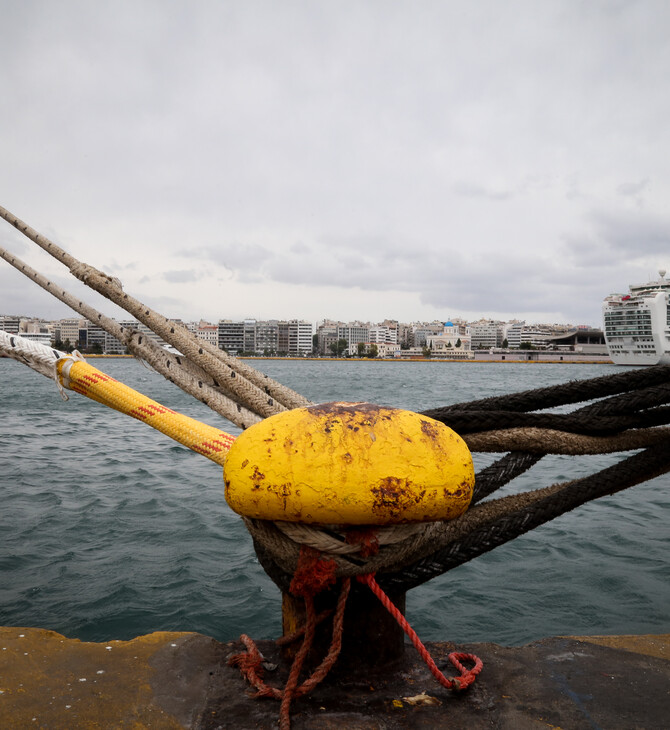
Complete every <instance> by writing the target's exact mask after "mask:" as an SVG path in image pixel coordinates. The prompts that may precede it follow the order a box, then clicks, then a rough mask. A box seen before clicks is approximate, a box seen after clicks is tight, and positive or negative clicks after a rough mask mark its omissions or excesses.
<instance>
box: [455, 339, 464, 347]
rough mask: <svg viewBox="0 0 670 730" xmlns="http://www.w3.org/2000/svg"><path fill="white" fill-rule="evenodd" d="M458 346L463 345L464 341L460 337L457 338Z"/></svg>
mask: <svg viewBox="0 0 670 730" xmlns="http://www.w3.org/2000/svg"><path fill="white" fill-rule="evenodd" d="M456 347H463V343H462V342H461V338H460V337H459V338H458V339H457V340H456Z"/></svg>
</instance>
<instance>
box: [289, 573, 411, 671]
mask: <svg viewBox="0 0 670 730" xmlns="http://www.w3.org/2000/svg"><path fill="white" fill-rule="evenodd" d="M405 595H406V594H405V593H404V592H402V593H395V594H392V595H390V596H389V597H390V599H391V600H392V601H393V603H394V604H395V605H396V606H397V607H398V609H399V610H400V611H402V612H403V613H404V611H405ZM338 596H339V584H338V587H337V589H335V590H330V591H325V592H323V593H321V594H319V595H318V596H316V598H315V608H316V612H317V614H318V613H319V612H321V611H324V610H327V609H332V610H333V612H334V610H335V606H336V603H337V599H338ZM304 625H305V603H304V601H303V600H302V598H295V597H294V596H292V595H291V594H289V593H282V629H283V633H284V635H285V636H286V635H288V634H291V633H293V632H294V631H296V630H297V629H299V628H301V627H302V626H304ZM332 635H333V622H332V615H331V616H329V617H328V618H327V619H326V620H325V621H322V622H321V623H320V624H319V625H318V626H317V629H316V634H315V637H314V643H313V645H312V649H311V651H310V653H309V655H308V659H307V662H308V664H309V665H310V666H311V665H316V664H318V663H319V662H320V661H321V660H322V659H323V657H324V656H325V655H326V654H327V653H328V650H329V648H330V644H331V641H332ZM299 646H300V642H299V641H296V642H294V643H293V644H292V645H290V646H288V647H285V649H284V656H285V658H286V659H290V658H292V657H293V656H294V655H295V652H296V651H297V648H298V647H299ZM404 647H405V640H404V632H403V630H402V629H401V628H400V626H399V625H398V623H397V622H396V621H395V619H394V618H393V617H392V616H391V614H389V612H388V611H387V610H386V609H385V608H384V606H383V605H382V604H381V603H380V602H379V599H378V598H377V597H376V596H375V595H374V594H373V593H372V592H371V591H370V589H369V588H368V587H367V586H365V585H361V584H360V583H358V582H357V581H355V580H352V582H351V591H350V593H349V597H348V599H347V605H346V609H345V612H344V630H343V632H342V649H341V651H340V655H339V657H338V660H337V663H336V664H335V667H334V668H333V672H334V673H336V674H339V673H340V672H345V673H347V674H348V675H352V674H356V673H357V672H365V673H370V672H371V671H374V669H375V668H379V669H380V670H388V669H389V668H390V665H393V664H396V663H397V664H399V663H400V662H401V661H402V659H403V656H404Z"/></svg>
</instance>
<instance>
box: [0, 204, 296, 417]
mask: <svg viewBox="0 0 670 730" xmlns="http://www.w3.org/2000/svg"><path fill="white" fill-rule="evenodd" d="M0 217H2V218H4V219H5V220H6V221H7V222H8V223H10V224H11V225H13V226H14V227H15V228H16V229H17V230H18V231H20V232H21V233H23V234H24V235H25V236H26V237H27V238H29V239H30V240H31V241H33V242H34V243H36V244H37V245H38V246H40V248H42V249H43V250H44V251H46V252H47V253H48V254H50V255H51V256H53V257H54V258H55V259H57V260H58V261H60V262H61V263H62V264H64V265H65V266H67V267H68V268H69V270H70V272H71V273H72V274H73V275H74V276H75V277H76V278H78V279H79V280H80V281H83V282H84V284H86V285H87V286H89V287H90V288H92V289H94V290H95V291H97V292H98V293H100V294H102V295H103V296H104V297H106V298H107V299H109V300H110V301H112V302H114V303H115V304H117V305H118V306H120V307H121V308H122V309H125V310H126V311H127V312H129V313H130V314H132V315H133V317H135V318H136V319H138V320H139V321H140V322H142V323H143V324H145V325H146V326H147V327H149V328H150V329H151V330H152V331H153V332H155V333H156V334H157V335H159V336H160V337H162V338H163V340H165V342H168V343H170V344H171V345H173V346H174V347H175V348H176V349H177V350H179V351H180V352H182V353H183V355H184V356H185V357H186V358H188V359H189V360H191V361H192V362H193V363H195V364H196V365H198V366H199V367H201V368H202V369H203V370H205V371H206V372H207V373H209V375H210V376H211V377H212V378H214V379H215V380H216V381H218V382H219V383H220V384H221V383H224V382H227V386H226V387H227V388H228V389H229V390H230V391H231V392H233V393H234V394H235V395H236V397H237V399H238V401H239V402H240V403H242V404H243V405H244V406H246V407H247V408H249V409H250V410H252V411H253V412H254V413H257V414H259V415H261V416H269V415H272V414H273V413H278V412H280V411H282V410H285V409H287V408H296V407H299V406H303V405H308V404H309V401H308V400H307V399H306V398H305V397H304V396H302V395H300V394H299V393H296V392H295V391H293V390H291V389H290V388H288V387H286V386H285V385H282V384H281V383H278V382H277V381H275V380H273V379H272V378H270V377H269V376H267V375H265V374H263V373H260V372H259V371H257V370H255V369H254V368H252V367H251V366H249V365H247V364H246V363H243V362H241V361H240V360H238V359H237V358H233V357H231V356H229V355H228V354H226V353H225V352H224V351H223V350H220V349H219V348H217V347H214V346H213V345H210V344H209V343H207V342H202V341H200V340H198V339H197V338H196V337H195V336H194V335H193V334H192V333H191V332H189V331H188V330H187V329H186V328H185V327H183V326H182V325H180V324H178V323H176V322H171V321H170V320H169V319H167V318H166V317H163V316H162V315H160V314H158V312H155V311H154V310H152V309H151V308H150V307H147V306H146V305H145V304H143V303H142V302H140V301H139V300H138V299H135V298H134V297H131V296H130V295H129V294H126V293H125V292H124V291H123V288H122V286H121V282H120V281H119V280H118V279H116V278H115V277H112V276H109V275H108V274H105V273H104V272H102V271H99V270H98V269H95V268H94V267H92V266H89V265H88V264H86V263H84V262H82V261H79V260H78V259H76V258H75V257H74V256H71V255H70V254H69V253H67V252H66V251H64V250H63V249H62V248H60V247H59V246H57V245H56V244H55V243H53V242H52V241H50V240H49V239H48V238H46V237H45V236H43V235H41V234H40V233H38V232H37V231H36V230H35V229H34V228H31V227H30V226H29V225H28V224H27V223H25V222H24V221H22V220H20V219H19V218H17V216H15V215H14V214H13V213H10V212H9V211H8V210H7V209H6V208H3V207H2V206H0Z"/></svg>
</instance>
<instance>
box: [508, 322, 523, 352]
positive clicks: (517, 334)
mask: <svg viewBox="0 0 670 730" xmlns="http://www.w3.org/2000/svg"><path fill="white" fill-rule="evenodd" d="M525 325H526V322H525V321H519V320H512V321H511V322H507V324H504V325H503V342H504V341H505V340H507V347H508V348H509V349H510V350H518V349H519V347H521V333H522V331H523V328H524V326H525Z"/></svg>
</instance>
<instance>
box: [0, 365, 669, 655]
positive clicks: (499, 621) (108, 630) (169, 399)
mask: <svg viewBox="0 0 670 730" xmlns="http://www.w3.org/2000/svg"><path fill="white" fill-rule="evenodd" d="M93 364H94V365H95V366H96V367H99V368H100V369H101V370H103V371H104V372H107V373H109V374H110V375H112V376H113V377H115V378H117V379H119V380H121V381H122V382H124V383H126V384H127V385H129V386H131V387H133V388H136V389H137V390H139V391H141V392H143V393H144V394H146V395H148V396H150V397H151V398H154V399H155V400H157V401H159V402H161V403H163V404H164V405H166V406H168V407H170V408H173V409H175V410H177V411H180V412H182V413H185V414H186V415H189V416H192V417H194V418H197V419H199V420H202V421H205V422H207V423H209V424H211V425H215V426H219V427H222V428H224V429H225V430H229V431H232V432H234V433H238V432H239V431H237V430H236V429H234V428H233V427H232V426H230V424H228V423H227V422H225V421H224V420H223V419H221V418H220V417H219V416H217V415H216V414H215V413H213V412H212V411H210V410H209V409H208V408H207V407H206V406H204V405H202V404H200V403H198V402H197V401H195V400H194V399H192V398H191V397H190V396H188V395H186V394H184V393H182V392H181V391H180V390H179V389H177V388H176V387H175V386H173V385H172V384H170V383H168V382H166V381H165V380H164V379H163V378H162V377H161V376H159V375H157V374H155V373H154V372H153V371H151V370H149V369H147V368H145V367H143V365H142V364H141V363H138V362H137V361H134V360H131V359H124V358H118V359H101V360H94V361H93ZM254 364H255V365H256V366H257V367H258V368H259V369H261V370H263V371H265V372H267V373H269V374H270V375H272V376H273V377H275V378H277V379H278V380H280V381H281V382H283V383H285V384H286V385H289V386H291V387H293V388H294V389H296V390H298V391H300V392H301V393H303V394H305V395H306V396H307V397H309V398H310V399H312V400H314V401H316V402H326V401H332V400H365V401H370V402H375V403H380V404H384V405H392V406H397V407H401V408H407V409H411V410H422V409H426V408H430V407H435V406H439V405H446V404H450V403H456V402H461V401H467V400H472V399H475V398H482V397H485V396H489V395H499V394H503V393H511V392H516V391H519V390H525V389H528V388H535V387H541V386H545V385H551V384H554V383H560V382H566V381H568V380H575V379H583V378H590V377H595V376H599V375H606V374H609V373H614V372H621V370H620V369H618V368H615V367H614V366H611V365H569V364H557V365H549V364H542V365H539V364H512V363H508V364H492V363H444V362H398V363H395V362H368V361H360V362H359V361H356V362H354V361H316V362H315V361H288V360H267V361H257V362H255V363H254ZM0 378H1V382H2V388H1V390H0V505H1V508H0V586H1V588H0V625H5V626H25V627H29V626H35V627H43V628H47V629H53V630H55V631H58V632H60V633H62V634H65V635H66V636H68V637H75V638H80V639H82V640H87V641H104V640H107V639H128V638H132V637H134V636H137V635H139V634H144V633H148V632H151V631H155V630H188V631H199V632H202V633H204V634H207V635H210V636H213V637H215V638H216V639H219V640H222V641H223V640H230V639H234V638H237V637H238V636H239V634H240V633H243V632H244V633H248V634H250V635H251V636H253V637H255V638H272V637H276V636H278V635H279V633H280V625H281V622H280V613H281V606H280V594H279V591H278V589H277V588H276V587H275V586H274V584H273V583H272V582H271V580H270V579H269V578H268V577H267V576H266V575H265V573H264V572H263V570H262V568H261V567H260V565H259V564H258V562H257V560H256V558H255V555H254V552H253V548H252V544H251V539H250V537H249V535H248V533H247V532H246V530H245V528H244V526H243V524H242V523H241V521H240V519H239V517H238V516H237V515H235V514H234V513H233V512H231V510H230V509H229V508H228V506H227V505H226V502H225V499H224V491H223V481H222V478H221V469H220V467H218V466H217V465H216V464H214V463H212V462H210V461H208V460H207V459H205V458H203V457H201V456H199V455H197V454H195V453H193V452H190V451H188V450H186V449H185V448H183V447H181V446H180V445H178V444H176V443H174V442H172V441H171V440H170V439H168V438H167V437H165V436H163V435H162V434H160V433H158V432H156V431H153V430H152V429H150V428H148V427H147V426H146V425H144V424H142V423H139V422H137V421H134V420H133V419H131V418H128V417H127V416H124V415H121V414H118V413H116V412H114V411H111V410H108V409H106V408H105V407H103V406H101V405H99V404H97V403H95V402H92V401H89V400H87V399H85V398H83V397H81V396H79V395H77V394H75V393H71V394H70V399H69V401H67V402H63V401H62V400H61V397H60V394H59V392H58V389H57V387H56V385H55V383H54V382H53V381H49V380H47V379H46V378H44V377H43V376H41V375H38V374H36V373H34V372H33V371H31V370H29V369H28V368H26V367H25V366H23V365H21V364H19V363H17V362H14V361H11V360H6V359H4V360H3V359H0ZM619 458H621V457H620V456H619V455H614V456H589V457H567V456H553V457H547V458H545V459H543V460H542V461H541V462H540V463H539V464H538V465H536V466H535V467H534V468H533V469H532V470H530V471H529V472H527V473H526V474H525V475H523V476H522V477H520V478H519V479H517V480H515V481H514V482H512V483H511V484H510V485H508V486H507V487H506V488H505V489H504V490H501V494H500V495H495V496H502V494H509V493H511V492H512V491H522V490H528V489H533V488H537V487H541V486H546V485H548V484H552V483H555V482H558V481H564V480H568V479H574V478H577V477H581V476H585V475H587V474H589V473H592V472H594V471H597V470H599V469H601V468H603V467H604V466H607V465H609V464H611V463H613V462H614V461H616V460H617V459H619ZM475 460H476V466H477V467H478V468H479V467H482V466H485V465H486V464H488V463H490V462H491V461H492V460H493V457H491V456H488V455H476V458H475ZM669 525H670V476H669V475H665V476H663V477H659V478H657V479H655V480H653V481H650V482H647V483H645V484H642V485H639V486H637V487H634V488H632V489H629V490H626V491H624V492H622V493H620V494H617V495H614V496H612V497H607V498H604V499H601V500H597V501H595V502H592V503H589V504H587V505H585V506H584V507H581V508H579V509H577V510H575V511H574V512H571V513H568V514H566V515H563V516H562V517H560V518H558V519H556V520H554V521H552V522H550V523H548V524H547V525H544V526H542V527H540V528H538V529H536V530H534V531H532V532H531V533H529V534H528V535H525V536H522V537H520V538H518V539H516V540H513V541H512V542H511V543H509V544H507V545H504V546H502V547H499V548H497V549H495V550H494V551H492V552H490V553H488V554H486V555H484V556H482V557H480V558H477V559H475V560H473V561H471V562H470V563H467V564H465V565H463V566H460V567H459V568H457V569H455V570H452V571H450V572H449V573H447V574H445V575H443V576H441V577H440V578H437V579H435V580H433V581H430V582H429V583H428V584H425V585H423V586H421V587H419V588H416V589H414V590H412V591H410V592H409V593H408V597H407V616H408V618H409V620H410V622H411V623H412V624H413V626H414V627H415V628H416V630H417V631H418V633H419V635H420V636H421V637H422V638H423V639H425V640H452V641H455V642H471V641H493V642H497V643H500V644H506V645H520V644H524V643H527V642H529V641H532V640H534V639H538V638H541V637H545V636H552V635H563V634H581V635H585V634H622V633H623V634H631V633H667V632H668V631H669V630H670V628H669V627H670V565H669V561H668V548H669V540H668V538H669V536H670V527H669Z"/></svg>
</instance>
